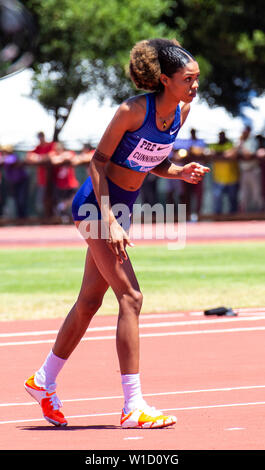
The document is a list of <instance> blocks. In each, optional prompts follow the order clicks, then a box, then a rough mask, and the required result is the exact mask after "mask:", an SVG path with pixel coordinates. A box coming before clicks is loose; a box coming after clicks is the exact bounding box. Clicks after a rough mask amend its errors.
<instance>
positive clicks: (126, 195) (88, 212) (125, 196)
mask: <svg viewBox="0 0 265 470" xmlns="http://www.w3.org/2000/svg"><path fill="white" fill-rule="evenodd" d="M106 179H107V182H108V186H109V198H110V204H111V207H112V210H113V213H114V216H115V217H116V218H117V219H118V221H119V218H120V220H121V221H122V224H121V225H122V226H123V228H124V229H125V230H127V229H128V228H129V226H130V216H131V213H132V208H133V204H134V203H135V201H136V199H137V196H138V194H139V192H140V189H137V191H126V190H125V189H122V188H121V187H120V186H117V185H116V184H115V183H113V182H112V181H111V180H110V179H109V178H108V177H107V178H106ZM72 214H73V219H74V220H75V221H80V220H85V219H86V220H88V221H89V220H100V219H101V212H100V207H99V205H98V202H97V199H96V195H95V193H94V189H93V185H92V180H91V177H90V176H89V177H88V178H87V179H86V181H85V182H84V183H83V184H82V186H81V187H80V188H79V190H78V191H77V193H76V195H75V197H74V200H73V204H72Z"/></svg>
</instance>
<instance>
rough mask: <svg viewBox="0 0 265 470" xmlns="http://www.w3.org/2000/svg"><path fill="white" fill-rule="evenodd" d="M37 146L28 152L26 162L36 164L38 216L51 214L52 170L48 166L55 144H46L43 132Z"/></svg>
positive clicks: (40, 133) (39, 135)
mask: <svg viewBox="0 0 265 470" xmlns="http://www.w3.org/2000/svg"><path fill="white" fill-rule="evenodd" d="M38 139H39V145H37V147H36V148H35V149H34V150H33V151H32V152H28V153H27V156H26V162H27V163H31V164H37V165H38V166H37V195H36V209H37V212H38V214H39V215H43V214H44V215H46V216H49V215H51V214H52V209H51V206H52V195H51V192H52V178H53V175H52V168H51V167H50V165H49V156H48V154H49V152H51V151H52V149H53V148H54V145H55V142H47V141H46V139H45V134H44V132H39V133H38Z"/></svg>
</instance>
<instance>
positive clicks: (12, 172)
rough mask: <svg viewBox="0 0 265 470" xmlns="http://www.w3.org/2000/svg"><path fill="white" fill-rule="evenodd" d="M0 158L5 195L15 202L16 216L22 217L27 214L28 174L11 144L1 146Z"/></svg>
mask: <svg viewBox="0 0 265 470" xmlns="http://www.w3.org/2000/svg"><path fill="white" fill-rule="evenodd" d="M2 160H3V167H4V176H5V181H6V185H7V196H10V197H11V198H13V200H14V202H15V208H16V216H17V218H19V219H23V218H25V217H26V216H27V203H28V189H29V176H28V174H27V172H26V170H25V168H24V165H23V163H22V162H21V161H20V160H19V158H18V156H17V155H16V154H15V153H14V151H13V148H12V147H11V146H6V147H3V148H2Z"/></svg>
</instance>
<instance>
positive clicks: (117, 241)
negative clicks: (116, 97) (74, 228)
mask: <svg viewBox="0 0 265 470" xmlns="http://www.w3.org/2000/svg"><path fill="white" fill-rule="evenodd" d="M143 119H144V112H143V111H142V107H141V105H139V104H138V103H137V100H134V99H131V100H128V101H126V102H124V103H122V104H121V105H120V106H119V108H118V110H117V111H116V113H115V115H114V117H113V119H112V120H111V122H110V123H109V125H108V127H107V129H106V130H105V132H104V134H103V136H102V138H101V140H100V142H99V145H98V146H97V149H96V151H95V153H94V155H93V158H92V160H91V163H90V175H91V179H92V183H93V188H94V192H95V195H96V198H97V201H98V204H99V207H100V209H101V214H102V219H103V220H104V222H105V223H106V224H107V227H109V232H110V242H111V243H110V248H112V250H113V251H114V252H115V254H116V255H117V256H119V257H120V255H122V257H123V258H125V259H126V258H127V255H126V253H125V249H124V248H125V245H126V244H129V243H130V240H129V238H128V236H127V234H126V232H125V231H124V230H123V229H122V227H121V226H120V225H119V224H118V222H117V221H116V218H115V216H114V214H113V211H112V208H111V205H110V203H109V190H108V183H107V180H106V173H105V165H106V164H107V163H108V162H109V160H110V159H111V156H112V154H113V153H114V151H115V149H116V147H117V146H118V144H119V142H120V141H121V139H122V137H123V135H124V134H125V132H126V131H129V130H134V129H136V128H138V127H140V125H141V122H142V121H143ZM139 123H140V125H139ZM102 197H104V201H107V204H105V203H104V204H102Z"/></svg>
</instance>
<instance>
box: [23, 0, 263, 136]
mask: <svg viewBox="0 0 265 470" xmlns="http://www.w3.org/2000/svg"><path fill="white" fill-rule="evenodd" d="M24 3H25V5H26V6H27V7H28V8H29V9H30V11H31V12H33V13H34V14H35V16H36V18H37V20H38V24H39V44H38V50H37V54H36V61H35V64H34V70H35V76H34V81H33V84H34V87H33V96H34V97H35V98H37V99H38V100H39V102H40V103H41V104H42V105H43V106H44V107H45V108H46V109H47V110H49V111H51V112H52V113H53V115H54V116H55V120H56V126H55V135H54V137H55V139H57V138H58V135H59V133H60V131H61V129H62V127H63V125H64V124H65V122H66V120H67V118H68V116H69V113H70V111H71V108H72V106H73V103H74V102H75V100H76V99H77V97H78V96H79V95H80V94H82V93H86V92H91V93H92V92H93V93H96V94H97V96H98V97H99V98H100V99H101V100H104V97H105V96H107V97H108V98H110V99H112V100H113V102H115V103H120V102H121V101H123V100H124V99H125V98H127V97H128V96H129V95H130V94H131V93H132V90H133V87H132V84H131V82H130V80H129V79H128V77H127V75H126V67H127V65H128V61H129V51H130V49H131V47H132V46H133V45H134V44H135V42H137V41H138V40H141V39H145V38H151V37H163V36H164V37H171V38H172V37H176V38H177V39H178V40H179V41H180V42H181V43H182V44H183V46H184V47H185V48H186V49H188V50H190V51H191V52H192V53H193V55H195V57H196V58H197V59H198V62H199V64H200V68H201V78H202V80H201V86H200V95H201V96H202V97H204V98H205V99H206V100H207V102H208V104H209V105H212V106H215V105H218V106H224V107H225V108H226V109H227V110H228V111H230V112H231V113H232V114H233V115H237V114H238V113H239V112H240V107H241V105H242V104H244V103H248V104H249V97H250V93H253V92H255V93H256V94H257V95H260V94H261V93H263V92H264V77H263V75H264V74H263V69H264V58H265V41H264V39H265V33H264V31H265V28H264V3H263V1H262V0H252V2H248V1H247V0H233V1H231V0H222V2H219V1H217V0H145V1H142V0H127V1H124V0H108V1H106V2H104V1H103V0H91V1H89V0H45V1H42V0H25V2H24ZM134 92H135V90H134Z"/></svg>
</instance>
